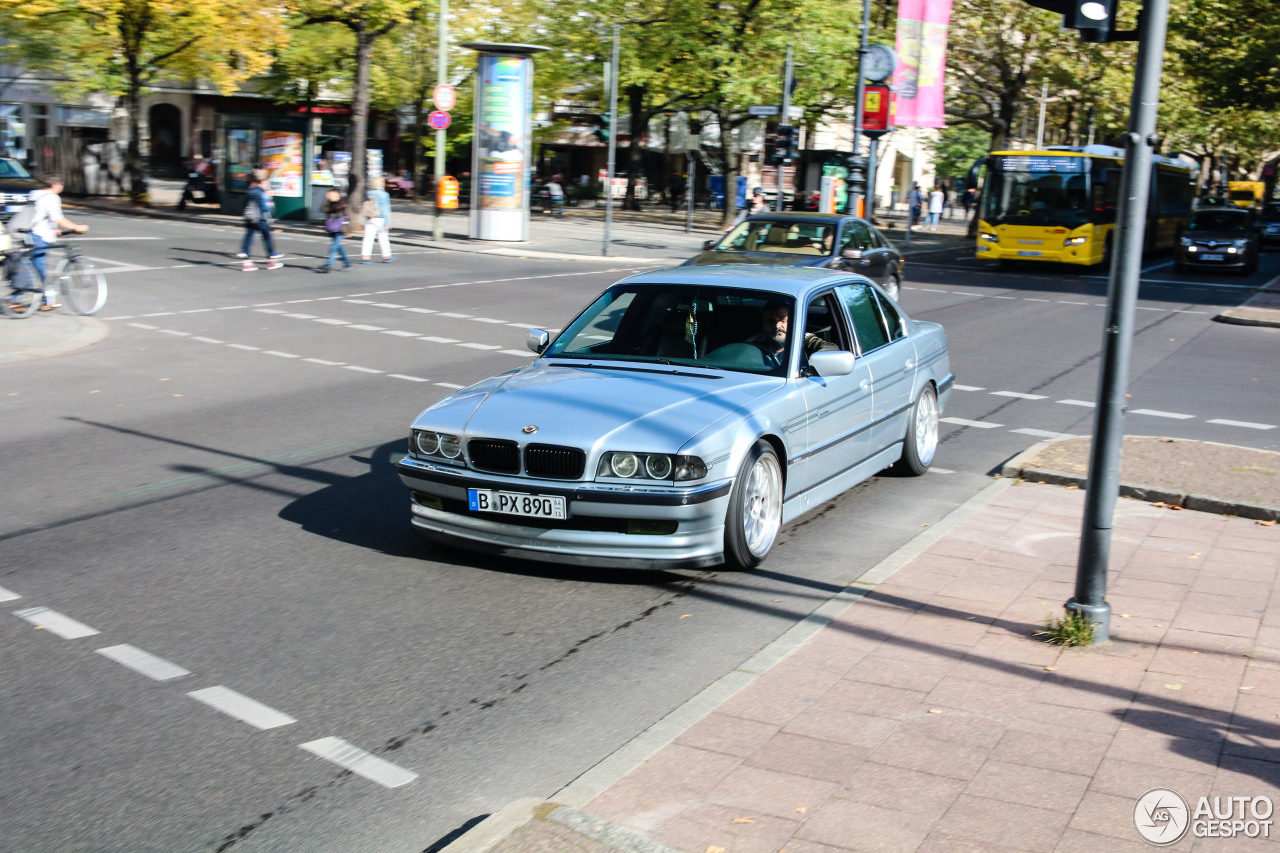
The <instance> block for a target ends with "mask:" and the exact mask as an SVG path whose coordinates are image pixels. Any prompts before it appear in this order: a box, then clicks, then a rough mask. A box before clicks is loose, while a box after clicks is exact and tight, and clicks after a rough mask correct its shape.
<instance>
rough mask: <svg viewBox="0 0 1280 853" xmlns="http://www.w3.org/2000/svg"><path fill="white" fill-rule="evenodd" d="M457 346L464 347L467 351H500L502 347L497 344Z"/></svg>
mask: <svg viewBox="0 0 1280 853" xmlns="http://www.w3.org/2000/svg"><path fill="white" fill-rule="evenodd" d="M458 346H460V347H466V348H467V349H484V350H492V349H502V346H501V345H499V344H458Z"/></svg>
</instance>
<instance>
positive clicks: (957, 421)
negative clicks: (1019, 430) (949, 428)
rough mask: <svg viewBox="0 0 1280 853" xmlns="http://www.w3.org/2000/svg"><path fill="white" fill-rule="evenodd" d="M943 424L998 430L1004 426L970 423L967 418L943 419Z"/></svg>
mask: <svg viewBox="0 0 1280 853" xmlns="http://www.w3.org/2000/svg"><path fill="white" fill-rule="evenodd" d="M940 420H941V421H942V422H943V423H947V424H955V425H956V426H966V427H975V428H977V429H998V428H1000V427H1002V426H1004V424H989V423H986V422H985V421H970V420H966V419H965V418H941V419H940Z"/></svg>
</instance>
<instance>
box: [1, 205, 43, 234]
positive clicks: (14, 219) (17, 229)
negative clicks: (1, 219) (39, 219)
mask: <svg viewBox="0 0 1280 853" xmlns="http://www.w3.org/2000/svg"><path fill="white" fill-rule="evenodd" d="M35 224H36V206H35V205H34V204H32V203H31V202H28V203H26V204H24V205H23V206H22V207H20V208H18V212H17V213H15V214H14V215H13V216H11V217H9V221H8V222H6V223H5V224H4V230H5V233H6V234H8V235H9V236H10V237H12V238H13V239H15V240H21V239H23V238H25V237H27V235H26V234H23V233H22V232H23V231H30V230H31V226H32V225H35Z"/></svg>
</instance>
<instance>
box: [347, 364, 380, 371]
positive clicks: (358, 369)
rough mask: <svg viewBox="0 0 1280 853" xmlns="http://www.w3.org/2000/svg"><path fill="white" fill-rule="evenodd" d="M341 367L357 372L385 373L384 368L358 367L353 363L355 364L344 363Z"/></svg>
mask: <svg viewBox="0 0 1280 853" xmlns="http://www.w3.org/2000/svg"><path fill="white" fill-rule="evenodd" d="M342 369H343V370H355V371H357V372H359V373H386V371H385V370H374V369H373V368H372V367H360V366H359V365H355V364H347V365H344V366H343V368H342Z"/></svg>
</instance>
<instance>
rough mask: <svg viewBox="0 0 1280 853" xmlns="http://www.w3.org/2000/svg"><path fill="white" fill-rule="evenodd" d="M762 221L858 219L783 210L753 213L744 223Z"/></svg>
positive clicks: (843, 215) (840, 214)
mask: <svg viewBox="0 0 1280 853" xmlns="http://www.w3.org/2000/svg"><path fill="white" fill-rule="evenodd" d="M762 219H788V220H795V221H796V222H844V221H845V220H851V219H858V217H856V216H850V215H849V214H847V213H814V212H812V211H799V210H785V211H780V212H778V213H753V214H751V215H750V216H748V217H747V218H746V219H745V220H744V221H745V222H755V221H758V220H762ZM861 221H865V220H861Z"/></svg>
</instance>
